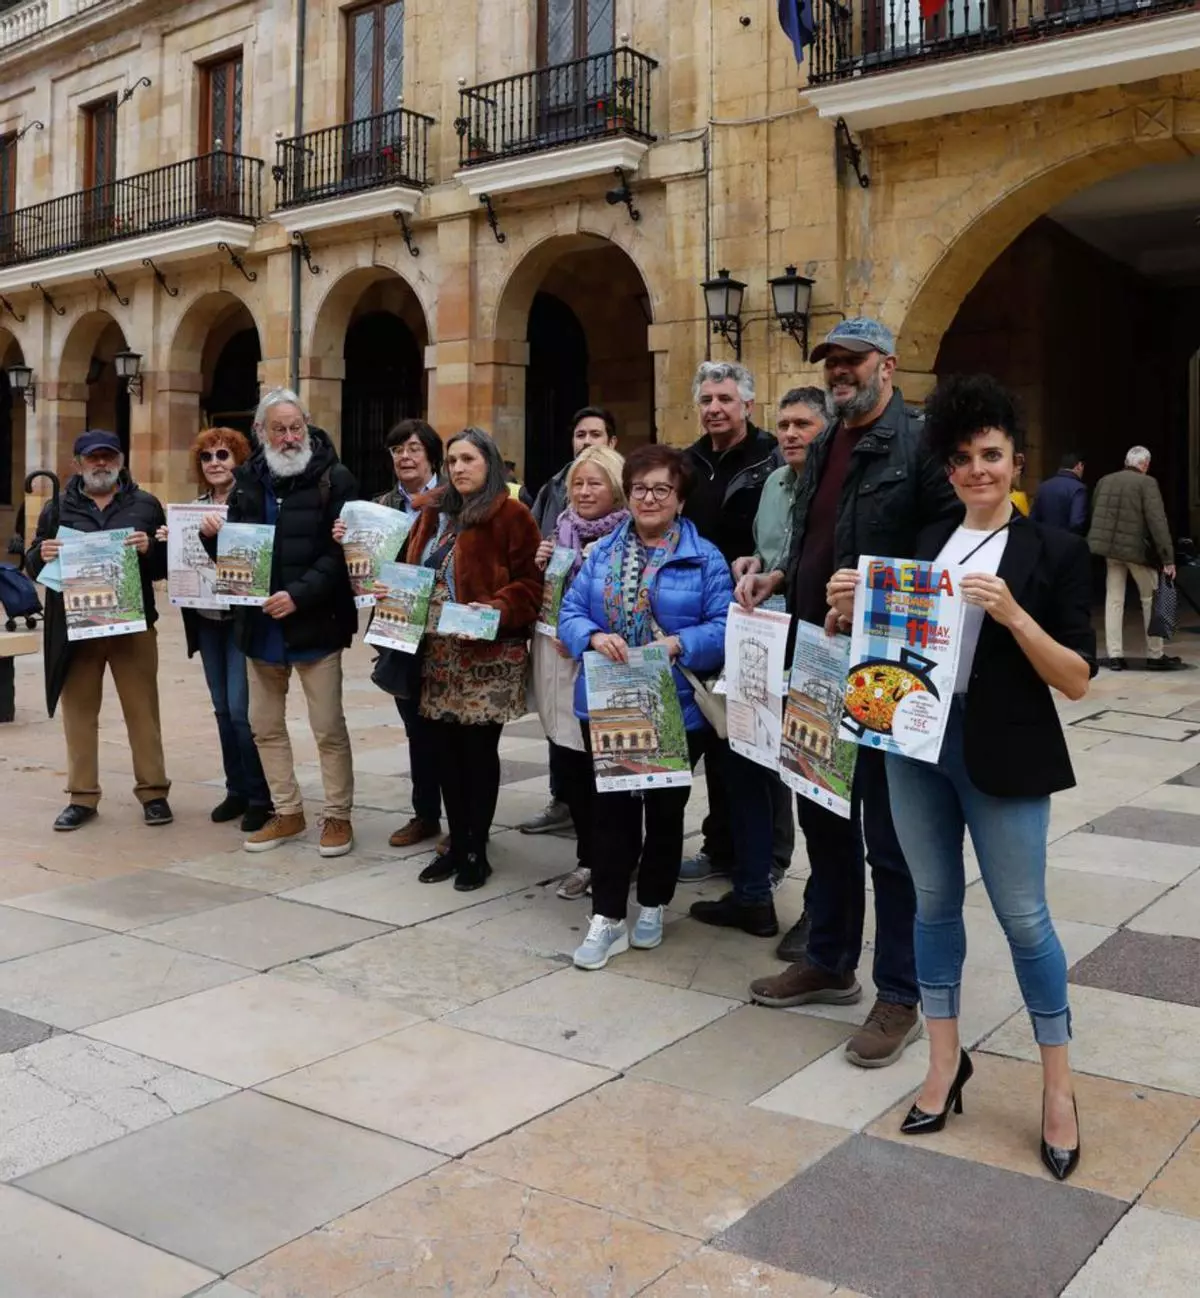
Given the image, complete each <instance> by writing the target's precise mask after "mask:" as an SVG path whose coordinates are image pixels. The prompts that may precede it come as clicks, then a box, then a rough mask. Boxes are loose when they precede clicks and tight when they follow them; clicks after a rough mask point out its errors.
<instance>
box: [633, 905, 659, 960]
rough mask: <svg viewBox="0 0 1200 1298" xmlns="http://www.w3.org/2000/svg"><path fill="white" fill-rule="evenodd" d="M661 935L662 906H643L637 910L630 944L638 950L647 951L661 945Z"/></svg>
mask: <svg viewBox="0 0 1200 1298" xmlns="http://www.w3.org/2000/svg"><path fill="white" fill-rule="evenodd" d="M662 937H663V908H662V907H661V906H643V907H642V908H641V910H640V911H639V912H638V917H637V923H636V924H634V926H633V936H632V937H631V938H630V939H629V941H630V943H631V945H633V946H635V947H637V949H638V950H639V951H649V950H651V949H652V948H654V947H656V946H659V945H661V943H662Z"/></svg>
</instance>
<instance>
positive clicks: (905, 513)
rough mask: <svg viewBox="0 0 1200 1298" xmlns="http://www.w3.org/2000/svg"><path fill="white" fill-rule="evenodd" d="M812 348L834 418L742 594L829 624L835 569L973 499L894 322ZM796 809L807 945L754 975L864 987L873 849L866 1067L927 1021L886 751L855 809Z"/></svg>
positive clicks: (831, 997) (860, 1044) (845, 1000)
mask: <svg viewBox="0 0 1200 1298" xmlns="http://www.w3.org/2000/svg"><path fill="white" fill-rule="evenodd" d="M811 360H812V361H813V362H814V363H815V362H818V361H823V362H824V365H825V386H826V389H827V390H828V392H829V394H830V399H831V402H832V405H833V409H834V412H835V414H836V415H837V421H836V423H834V424H833V426H832V427H831V428H830V429H828V431H826V432H825V433H823V434H822V435H821V437H820V438H819V439H818V440H817V441H816V442H815V443H814V444H813V446H812V448H811V449H810V450H809V454H808V462H807V463H806V465H805V469H804V476H803V478H802V479H801V482H800V485H799V487H798V489H797V492H796V502H795V505H794V511H793V515H792V554H791V557H790V559H789V562H788V568H787V572H786V574H785V573H783V572H779V571H776V572H774V573H766V574H760V575H758V576H752V577H747V578H745V579H744V580H743V582H742V583H739V587H738V596H739V598H740V599H741V600H742V601H743V602H744V603H748V604H753V603H758V602H761V600H763V599H765V598H766V597H767V596H768V595H769V594H772V593H774V592H776V591H778V590H780V589H782V590H784V592H785V594H786V598H787V606H788V611H789V612H791V613H792V614H793V615H795V616H796V617H799V618H802V619H804V620H805V621H807V622H812V623H815V624H817V625H821V624H823V623H824V621H825V615H826V612H827V611H828V600H827V599H826V597H825V586H826V583H827V582H828V580H829V578H830V577H831V576H832V575H833V573H834V572H835V570H837V569H838V568H853V567H857V565H858V560H859V556H860V555H863V554H874V555H883V556H888V557H900V558H908V557H910V556H911V555H912V553H913V547H914V545H915V544H916V539H917V536H918V534H919V533H920V531H921V529H922V528H923V527H925V526H926V525H928V524H929V523H931V522H934V521H936V520H937V519H940V518H948V517H953V516H956V515H958V514H960V513H961V512H962V506H961V505H960V504H959V502H958V500H957V499H956V497H955V495H954V493H953V491H952V490H951V488H950V483H949V480H948V479H947V477H946V472H945V469H944V468H943V467H942V466H941V465H939V464H938V463H937V462H936V461H935V460H934V459H933V457H931V456H930V455H929V454H928V452H927V451H926V449H925V446H924V439H923V420H922V418H921V416H920V415H919V414H918V413H916V412H914V411H910V410H908V409H907V407H906V406H905V404H904V398H903V397H902V396H901V394H900V392H899V391H898V390H897V389H896V388H895V387H894V385H893V375H894V373H895V369H896V357H895V341H894V340H893V338H892V335H891V332H890V331H889V330H888V329H887V328H886V327H885V326H884V325H882V324H880V323H879V322H878V321H876V320H869V319H854V320H845V321H843V322H842V323H841V324H840V325H838V326H837V327H836V328H835V329H834V330H833V331H832V332H831V333H830V334H829V336H828V338H827V339H826V340H825V342H823V343H821V344H820V345H819V346H818V347H816V348H815V349H814V351H813V354H812V357H811ZM860 809H861V818H862V832H861V833H860V832H859V829H858V822H859V816H860ZM797 810H798V814H799V818H800V826H801V828H802V829H803V831H804V838H805V843H806V846H807V848H808V858H809V863H810V865H811V868H812V879H811V884H810V888H809V892H808V908H809V914H810V918H811V925H812V927H811V931H810V933H809V936H808V941H807V944H806V952H805V955H804V956H803V958H801V959H799V960H797V962H796V963H794V964H792V965H791V966H789V968H788V969H787V971H786V972H785V973H782V974H779V975H777V976H775V977H772V978H760V979H757V980H756V981H755V982H754V983H752V984H751V995H752V996H753V998H754V999H755V1000H756V1001H758V1002H759V1003H760V1004H763V1005H769V1006H788V1005H804V1004H812V1003H817V1004H822V1003H824V1004H854V1003H856V1002H857V1001H858V1000H860V999H861V997H862V989H861V987H860V986H859V983H858V980H857V979H856V978H855V969H856V968H857V966H858V961H859V956H860V955H861V954H862V932H863V916H864V907H865V888H866V879H865V873H866V871H865V863H866V861H868V860H869V862H870V865H871V879H872V886H873V888H874V893H875V959H874V970H873V972H874V979H875V987H876V996H877V999H876V1001H875V1004H874V1006H873V1007H872V1009H871V1011H870V1013H869V1015H868V1016H867V1020H866V1023H865V1024H864V1025H863V1027H862V1028H860V1029H859V1031H858V1032H857V1033H856V1034H855V1035H854V1036H853V1037H852V1038H851V1039H850V1040H849V1041H848V1042H847V1044H846V1056H847V1058H848V1059H849V1060H850V1061H851V1063H855V1064H858V1065H860V1066H861V1067H864V1068H879V1067H883V1066H884V1065H887V1064H890V1063H893V1062H894V1061H895V1060H896V1059H898V1058H899V1057H900V1055H901V1054H902V1053H903V1051H904V1049H905V1047H906V1046H907V1045H908V1044H909V1043H910V1042H911V1041H914V1040H916V1038H917V1037H918V1036H919V1035H920V1031H921V1022H920V1015H919V1013H918V1011H917V1000H918V996H917V982H916V968H915V962H914V958H913V919H914V915H915V911H916V897H915V894H914V892H913V885H912V880H911V878H910V877H909V873H908V866H907V865H906V863H905V861H904V854H903V853H902V852H901V850H900V844H899V843H898V842H897V840H896V831H895V829H894V828H893V826H892V815H891V808H890V806H889V803H888V791H887V777H886V774H885V772H884V765H883V756H882V754H880V753H878V752H875V751H874V750H872V749H868V748H860V749H859V751H858V763H857V766H856V768H855V774H854V793H853V803H852V811H851V818H850V819H849V820H844V819H842V818H841V817H840V816H837V815H835V814H834V813H833V812H832V811H826V810H825V809H824V808H823V807H818V806H817V805H816V804H815V803H813V802H809V801H808V800H806V799H803V798H798V799H797ZM864 839H865V843H864Z"/></svg>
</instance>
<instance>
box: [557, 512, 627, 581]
mask: <svg viewBox="0 0 1200 1298" xmlns="http://www.w3.org/2000/svg"><path fill="white" fill-rule="evenodd" d="M628 517H629V510H627V509H618V510H616V511H614V512H613V513H611V514H605V515H604V517H603V518H580V517H579V515H578V514H577V513H576V512H575V511H574V510H573V509H572V508H571V507H570V506H568V507H567V508H566V509H564V510H563V512H562V513H561V514H559V516H558V523H557V525H556V526H555V529H554V544H555V545H561V546H565V547H566V548H567V549H570V550H574V551H575V562H574V563H573V564H572V565H571V571H570V573H569V574H568V577H567V580H568V582H571V581H574V580H575V578H576V577H577V576H578V575H579V569H580V568H582V567H583V547H584V546H585V545H590V544H591V543H592V542H593V541H598V540H599V539H600V538H601V537H602V536H607V535H608V534H609V533H610V532H615V531H616V530H617V528H618V527H620V526H621V524H622V523H623V522H624V521H625V520H626V519H627V518H628Z"/></svg>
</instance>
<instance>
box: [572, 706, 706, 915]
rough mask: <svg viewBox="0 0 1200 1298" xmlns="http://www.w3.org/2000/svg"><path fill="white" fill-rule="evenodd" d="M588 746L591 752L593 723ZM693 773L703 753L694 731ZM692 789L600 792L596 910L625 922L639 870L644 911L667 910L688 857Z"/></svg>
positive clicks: (586, 740) (585, 734) (690, 745)
mask: <svg viewBox="0 0 1200 1298" xmlns="http://www.w3.org/2000/svg"><path fill="white" fill-rule="evenodd" d="M583 737H584V743H585V744H586V745H587V749H588V752H589V753H590V752H591V749H592V745H591V737H590V735H589V733H588V726H587V723H586V722H585V723H584V726H583ZM687 738H688V757H689V758H690V759H691V763H692V769H693V770H695V768H696V763H697V762H698V761H699V760H700V754H701V753H702V752H703V748H704V745H703V738H702V732H700V731H693V730H689V731H688V737H687ZM690 794H691V788H690V787H687V786H685V787H683V788H678V789H654V790H650V791H645V792H638V793H597V794H596V796H595V802H594V826H593V832H592V842H593V844H594V848H593V853H592V911H593V913H594V914H597V915H603V916H604V917H605V918H606V919H624V918H625V912H626V910H627V908H628V906H629V882H630V879H631V878H632V877H633V871H634V868H635V867H636V868H637V872H638V881H637V899H638V904H639V905H640V906H665V905H667V903H668V902H669V901H670V900H671V898H672V897H674V895H675V885H676V884H677V883H678V882H679V863H680V860H681V858H682V856H683V813H684V810H685V809H686V807H687V803H688V797H689V795H690Z"/></svg>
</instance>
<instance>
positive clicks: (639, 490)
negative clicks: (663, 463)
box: [629, 482, 675, 504]
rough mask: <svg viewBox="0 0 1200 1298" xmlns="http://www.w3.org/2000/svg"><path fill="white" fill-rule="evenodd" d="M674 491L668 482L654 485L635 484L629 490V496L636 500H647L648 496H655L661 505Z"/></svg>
mask: <svg viewBox="0 0 1200 1298" xmlns="http://www.w3.org/2000/svg"><path fill="white" fill-rule="evenodd" d="M674 490H675V488H674V487H673V486H671V485H670V483H667V482H655V483H653V484H652V485H647V484H646V483H644V482H635V483H634V484H633V486H632V487H630V488H629V495H630V497H631V498H632V499H634V500H645V499H646V497H647V496H653V497H654V499H655V500H657V501H658V502H659V503H660V504H661V503H662V502H663V501H664V500H666V498H667V497H668V496H669V495H670V494H671V493H672V492H673V491H674Z"/></svg>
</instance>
